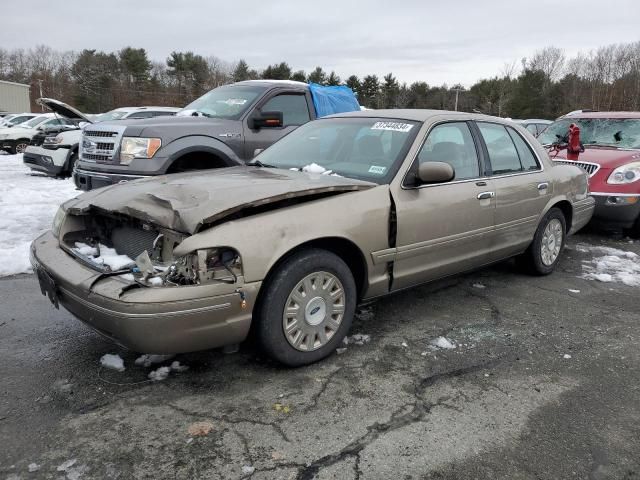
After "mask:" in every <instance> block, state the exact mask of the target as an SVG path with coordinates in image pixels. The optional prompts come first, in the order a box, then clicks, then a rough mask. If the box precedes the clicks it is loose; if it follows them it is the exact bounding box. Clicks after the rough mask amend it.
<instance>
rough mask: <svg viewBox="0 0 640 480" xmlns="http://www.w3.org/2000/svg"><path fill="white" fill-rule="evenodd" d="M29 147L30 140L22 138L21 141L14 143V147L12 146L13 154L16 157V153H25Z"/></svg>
mask: <svg viewBox="0 0 640 480" xmlns="http://www.w3.org/2000/svg"><path fill="white" fill-rule="evenodd" d="M28 146H29V139H28V138H21V139H20V140H16V141H15V142H13V145H11V153H12V154H14V155H15V154H16V153H23V152H24V150H25V149H26V148H27V147H28Z"/></svg>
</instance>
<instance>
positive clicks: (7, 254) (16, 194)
mask: <svg viewBox="0 0 640 480" xmlns="http://www.w3.org/2000/svg"><path fill="white" fill-rule="evenodd" d="M0 178H2V181H1V182H0V245H2V248H1V249H0V277H4V276H7V275H16V274H18V273H31V272H32V269H31V263H30V262H29V246H30V245H31V242H32V241H33V239H34V238H36V237H37V236H38V235H40V234H41V233H42V232H44V231H45V230H48V229H50V228H51V222H52V221H53V217H54V215H55V214H56V211H57V210H58V207H59V206H60V204H61V203H64V202H65V201H67V200H69V199H70V198H73V197H75V196H77V195H78V194H79V193H80V192H78V191H77V190H76V187H75V185H74V184H73V181H72V180H60V179H56V178H50V177H46V176H44V175H37V174H34V175H32V174H31V170H30V169H29V168H28V167H26V166H25V165H24V164H23V163H22V154H18V155H3V156H2V157H1V158H0Z"/></svg>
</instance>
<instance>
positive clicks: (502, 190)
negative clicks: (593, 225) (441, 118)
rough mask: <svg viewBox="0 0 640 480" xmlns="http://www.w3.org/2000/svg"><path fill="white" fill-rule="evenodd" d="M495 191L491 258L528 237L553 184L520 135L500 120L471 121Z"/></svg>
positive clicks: (510, 251) (520, 244)
mask: <svg viewBox="0 0 640 480" xmlns="http://www.w3.org/2000/svg"><path fill="white" fill-rule="evenodd" d="M475 126H476V128H477V131H478V133H479V136H480V138H481V139H482V148H483V151H484V154H485V156H486V158H488V160H489V167H490V169H491V170H490V175H491V179H492V182H493V186H494V188H495V194H496V198H495V201H496V212H495V244H494V246H493V248H492V251H493V253H492V255H493V257H494V259H496V260H497V259H500V258H504V257H507V256H510V255H513V254H515V253H518V252H519V251H521V250H523V249H524V248H525V247H526V246H527V245H528V244H529V243H530V242H531V241H532V240H533V235H534V233H535V231H536V228H537V227H538V221H539V219H540V214H541V213H542V211H543V209H544V208H545V206H546V205H547V203H548V201H549V198H550V196H551V194H552V188H553V185H552V184H551V183H550V181H549V178H548V175H547V172H545V171H544V166H543V164H542V162H541V161H540V159H538V158H537V157H536V154H535V150H534V149H533V148H532V147H531V146H530V145H529V142H528V140H527V139H526V137H525V136H524V135H521V134H520V133H519V132H518V131H517V130H516V129H515V128H512V127H510V126H507V125H503V124H501V123H491V122H479V121H478V122H475Z"/></svg>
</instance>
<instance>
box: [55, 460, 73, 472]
mask: <svg viewBox="0 0 640 480" xmlns="http://www.w3.org/2000/svg"><path fill="white" fill-rule="evenodd" d="M77 461H78V460H77V459H75V458H72V459H71V460H67V461H66V462H63V463H61V464H60V465H58V467H57V468H56V470H57V471H58V472H66V471H67V470H69V469H70V468H71V467H73V466H74V465H75V464H76V462H77Z"/></svg>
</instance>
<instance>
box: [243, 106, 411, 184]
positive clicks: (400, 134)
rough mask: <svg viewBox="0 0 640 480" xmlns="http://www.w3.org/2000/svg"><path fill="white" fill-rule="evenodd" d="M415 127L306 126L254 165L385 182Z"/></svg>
mask: <svg viewBox="0 0 640 480" xmlns="http://www.w3.org/2000/svg"><path fill="white" fill-rule="evenodd" d="M418 130H419V127H418V122H412V121H408V120H396V119H390V118H329V119H324V120H317V121H314V122H309V123H307V124H305V125H303V126H301V127H300V128H298V129H297V130H294V131H293V132H292V133H290V134H289V135H287V136H286V137H284V138H283V139H282V140H280V141H278V142H276V143H275V144H273V145H272V146H271V147H269V148H268V149H266V150H265V151H264V152H262V153H260V154H259V155H258V156H257V157H256V158H255V160H254V162H255V164H257V165H263V166H267V167H276V168H287V169H295V170H298V169H299V170H303V171H308V172H312V173H324V174H336V175H340V176H343V177H350V178H356V179H360V180H367V181H372V182H376V183H379V184H383V183H388V182H389V181H390V180H391V178H393V175H395V172H396V171H397V169H398V167H399V164H400V161H401V159H402V158H404V156H405V155H406V152H407V151H408V149H409V147H410V146H411V143H412V141H413V139H414V138H415V136H416V134H417V131H418Z"/></svg>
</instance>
